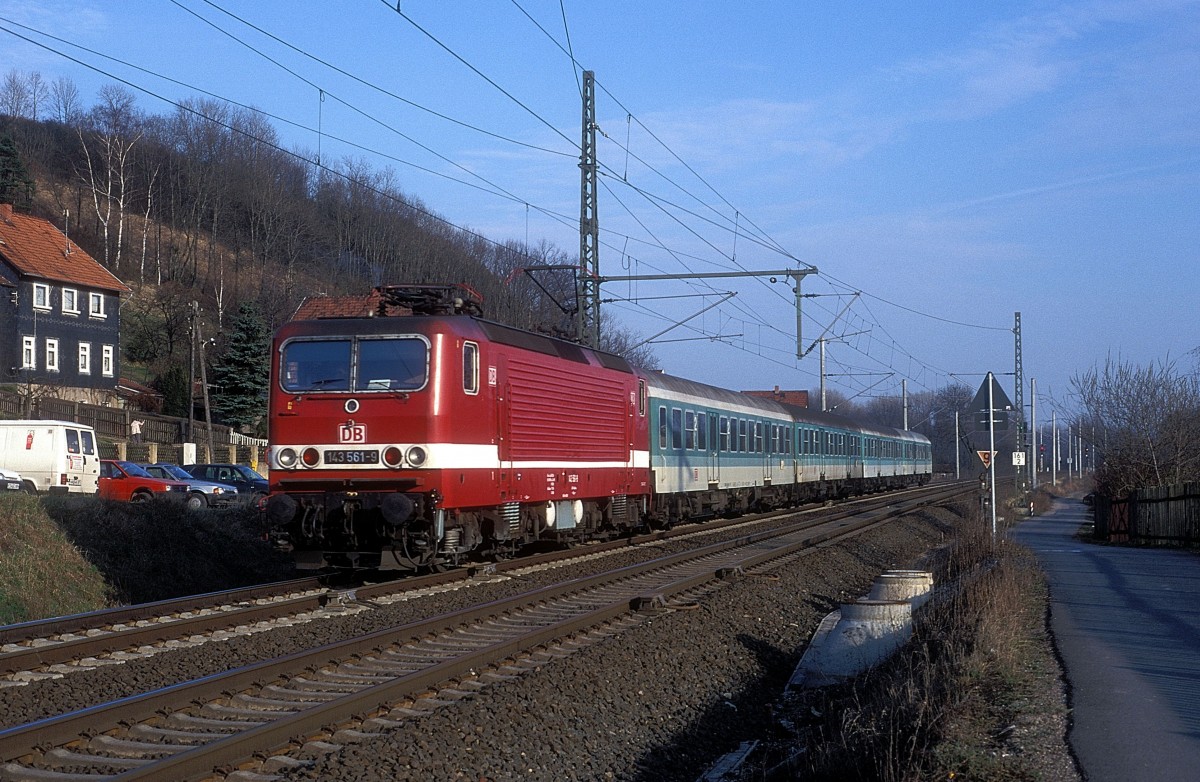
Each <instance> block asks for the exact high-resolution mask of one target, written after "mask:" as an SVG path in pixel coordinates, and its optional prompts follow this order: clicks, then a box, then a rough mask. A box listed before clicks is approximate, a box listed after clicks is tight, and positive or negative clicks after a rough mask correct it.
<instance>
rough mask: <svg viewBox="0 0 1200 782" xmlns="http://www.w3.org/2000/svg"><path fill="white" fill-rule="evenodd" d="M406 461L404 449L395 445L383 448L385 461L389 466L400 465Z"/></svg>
mask: <svg viewBox="0 0 1200 782" xmlns="http://www.w3.org/2000/svg"><path fill="white" fill-rule="evenodd" d="M403 462H404V451H402V450H400V449H399V448H398V447H397V446H395V445H389V446H388V447H387V448H384V449H383V463H384V464H386V465H387V466H388V467H392V468H395V467H399V466H400V465H401V464H402V463H403Z"/></svg>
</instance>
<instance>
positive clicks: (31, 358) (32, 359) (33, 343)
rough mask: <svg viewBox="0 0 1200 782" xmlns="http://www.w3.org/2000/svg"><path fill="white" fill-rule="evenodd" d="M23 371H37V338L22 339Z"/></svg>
mask: <svg viewBox="0 0 1200 782" xmlns="http://www.w3.org/2000/svg"><path fill="white" fill-rule="evenodd" d="M21 369H37V337H21Z"/></svg>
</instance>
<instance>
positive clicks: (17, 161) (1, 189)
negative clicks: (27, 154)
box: [0, 136, 33, 209]
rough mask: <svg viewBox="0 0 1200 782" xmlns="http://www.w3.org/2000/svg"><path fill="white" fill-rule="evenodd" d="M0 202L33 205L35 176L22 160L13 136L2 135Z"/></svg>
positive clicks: (27, 207) (22, 206) (28, 207)
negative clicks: (30, 174)
mask: <svg viewBox="0 0 1200 782" xmlns="http://www.w3.org/2000/svg"><path fill="white" fill-rule="evenodd" d="M0 204H13V205H14V206H18V207H21V208H22V209H30V208H31V207H32V206H33V177H31V176H29V172H28V171H27V170H26V169H25V164H24V163H22V162H21V155H20V154H19V153H18V152H17V145H16V144H14V143H13V140H12V137H11V136H0Z"/></svg>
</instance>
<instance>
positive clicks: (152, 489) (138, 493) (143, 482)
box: [100, 459, 188, 502]
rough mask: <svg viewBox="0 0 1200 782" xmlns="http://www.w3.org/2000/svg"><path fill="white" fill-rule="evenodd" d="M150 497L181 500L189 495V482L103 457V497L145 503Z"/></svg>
mask: <svg viewBox="0 0 1200 782" xmlns="http://www.w3.org/2000/svg"><path fill="white" fill-rule="evenodd" d="M151 497H167V498H169V499H178V500H180V501H181V502H182V501H184V500H186V499H187V498H188V485H187V484H186V483H184V482H183V481H175V480H171V481H166V480H163V479H162V478H155V477H154V476H153V475H151V474H150V473H148V472H146V471H145V470H143V469H142V468H141V467H138V466H137V465H136V464H134V463H133V462H123V461H118V460H116V459H101V460H100V499H102V500H116V501H118V502H144V501H146V500H148V499H150V498H151Z"/></svg>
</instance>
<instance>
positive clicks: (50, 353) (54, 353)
mask: <svg viewBox="0 0 1200 782" xmlns="http://www.w3.org/2000/svg"><path fill="white" fill-rule="evenodd" d="M46 371H47V372H57V371H58V340H57V339H47V340H46Z"/></svg>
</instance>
